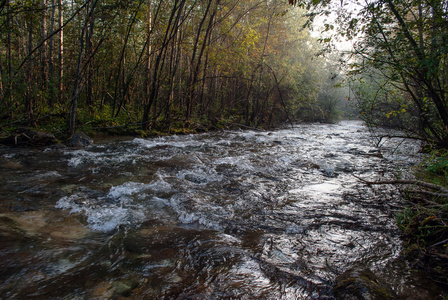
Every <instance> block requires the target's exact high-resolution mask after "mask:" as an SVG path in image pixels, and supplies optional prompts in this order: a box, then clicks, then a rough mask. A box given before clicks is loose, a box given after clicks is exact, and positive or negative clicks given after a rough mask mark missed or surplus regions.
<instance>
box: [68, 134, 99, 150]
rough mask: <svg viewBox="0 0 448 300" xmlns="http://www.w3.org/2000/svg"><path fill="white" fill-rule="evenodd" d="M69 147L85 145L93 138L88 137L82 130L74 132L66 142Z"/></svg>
mask: <svg viewBox="0 0 448 300" xmlns="http://www.w3.org/2000/svg"><path fill="white" fill-rule="evenodd" d="M66 144H67V146H69V147H78V148H82V147H87V146H89V145H91V144H93V140H92V139H91V138H90V137H88V136H87V135H86V134H85V133H84V132H76V133H75V134H73V135H72V137H71V138H70V139H69V140H68V141H67V142H66Z"/></svg>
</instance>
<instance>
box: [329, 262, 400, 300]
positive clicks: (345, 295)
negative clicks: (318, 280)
mask: <svg viewBox="0 0 448 300" xmlns="http://www.w3.org/2000/svg"><path fill="white" fill-rule="evenodd" d="M334 295H335V297H336V299H340V300H363V299H372V300H388V299H397V295H396V294H395V292H394V291H393V290H392V288H391V287H390V286H389V285H387V284H386V283H385V282H383V281H382V280H381V279H380V278H378V277H377V276H376V275H375V274H374V273H373V272H372V271H370V270H369V269H367V268H364V267H353V268H351V269H349V270H347V271H345V272H344V273H342V274H341V275H339V276H338V277H337V278H336V283H335V288H334Z"/></svg>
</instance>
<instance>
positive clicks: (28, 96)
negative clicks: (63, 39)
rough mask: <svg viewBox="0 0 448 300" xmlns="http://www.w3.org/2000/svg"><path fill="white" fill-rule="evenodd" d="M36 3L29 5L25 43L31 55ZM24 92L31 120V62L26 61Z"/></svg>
mask: <svg viewBox="0 0 448 300" xmlns="http://www.w3.org/2000/svg"><path fill="white" fill-rule="evenodd" d="M35 4H36V1H35V0H34V1H33V2H32V6H31V17H30V20H29V26H28V44H27V52H28V55H30V56H31V54H32V51H33V30H34V19H33V17H32V16H33V15H34V5H35ZM25 77H26V94H25V108H26V112H27V114H28V120H30V121H31V119H32V118H33V106H34V105H33V95H31V93H32V86H33V84H32V63H30V62H28V65H27V67H26V75H25Z"/></svg>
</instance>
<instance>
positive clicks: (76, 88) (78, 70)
mask: <svg viewBox="0 0 448 300" xmlns="http://www.w3.org/2000/svg"><path fill="white" fill-rule="evenodd" d="M97 3H98V0H95V2H93V4H92V6H91V8H90V10H89V11H88V13H87V15H86V20H85V22H84V25H83V26H82V29H81V36H80V38H79V54H78V61H77V64H76V73H75V79H74V84H73V93H72V99H71V108H70V119H69V133H70V135H73V134H74V133H75V127H76V126H75V121H76V110H77V108H78V97H79V91H80V86H79V85H80V82H81V79H82V78H81V64H82V57H83V52H84V42H85V35H86V31H87V29H88V28H87V27H88V24H89V21H90V18H91V17H92V15H93V12H94V10H95V6H96V4H97ZM86 10H87V9H86Z"/></svg>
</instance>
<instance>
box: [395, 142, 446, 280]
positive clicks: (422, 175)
mask: <svg viewBox="0 0 448 300" xmlns="http://www.w3.org/2000/svg"><path fill="white" fill-rule="evenodd" d="M415 174H416V176H417V179H418V180H421V181H424V182H428V183H432V184H434V185H437V186H440V187H441V189H440V190H438V191H433V190H428V189H425V188H423V187H420V186H413V187H411V188H408V189H407V190H405V191H403V193H404V199H405V200H406V202H407V205H406V208H405V209H404V210H403V211H402V212H401V213H400V214H399V215H398V216H397V222H398V226H399V227H400V229H401V230H402V231H403V234H404V240H405V255H406V256H407V258H409V261H410V262H411V263H412V265H413V267H415V268H419V269H423V270H425V271H426V272H427V273H428V274H430V275H431V276H432V277H433V279H434V280H435V281H436V282H438V283H440V284H443V285H445V286H448V193H447V192H446V188H447V187H448V151H447V150H436V151H433V152H432V153H431V154H430V155H429V156H428V158H427V159H425V160H424V161H423V162H422V163H421V164H420V165H419V166H418V167H417V168H416V170H415Z"/></svg>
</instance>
